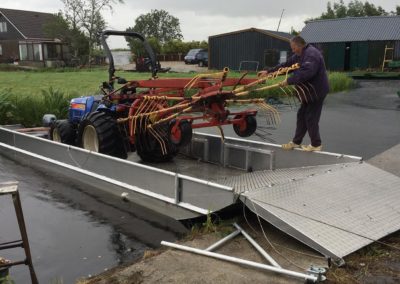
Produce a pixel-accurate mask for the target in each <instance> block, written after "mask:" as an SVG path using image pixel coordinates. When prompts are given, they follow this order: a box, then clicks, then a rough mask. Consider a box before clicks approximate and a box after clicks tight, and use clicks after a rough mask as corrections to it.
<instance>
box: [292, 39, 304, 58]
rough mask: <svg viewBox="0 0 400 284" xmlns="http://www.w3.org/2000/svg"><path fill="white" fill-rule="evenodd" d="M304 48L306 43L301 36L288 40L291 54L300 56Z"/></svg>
mask: <svg viewBox="0 0 400 284" xmlns="http://www.w3.org/2000/svg"><path fill="white" fill-rule="evenodd" d="M305 46H306V41H305V40H304V38H302V37H301V36H295V37H293V38H292V39H291V40H290V47H291V48H292V52H293V53H294V54H296V55H298V56H300V55H301V54H302V52H303V48H304V47H305Z"/></svg>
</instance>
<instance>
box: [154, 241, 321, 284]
mask: <svg viewBox="0 0 400 284" xmlns="http://www.w3.org/2000/svg"><path fill="white" fill-rule="evenodd" d="M161 244H162V245H164V246H168V247H171V248H175V249H180V250H183V251H188V252H193V253H197V254H200V255H205V256H209V257H213V258H217V259H222V260H226V261H230V262H233V263H238V264H243V265H247V266H251V267H255V268H259V269H264V270H268V271H273V272H277V273H281V274H285V275H289V276H293V277H297V278H301V279H304V280H311V281H313V282H316V281H317V280H318V277H317V276H314V275H308V274H304V273H300V272H296V271H291V270H287V269H283V268H279V267H274V266H271V265H266V264H262V263H258V262H254V261H249V260H245V259H241V258H237V257H232V256H228V255H223V254H219V253H215V252H211V251H206V250H201V249H196V248H191V247H188V246H182V245H178V244H174V243H170V242H165V241H162V242H161Z"/></svg>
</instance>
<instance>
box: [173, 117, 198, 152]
mask: <svg viewBox="0 0 400 284" xmlns="http://www.w3.org/2000/svg"><path fill="white" fill-rule="evenodd" d="M175 123H176V120H172V121H171V123H170V125H169V132H170V134H169V135H170V140H171V142H172V143H173V144H175V145H176V146H178V147H183V146H186V145H187V144H189V143H190V141H192V135H193V130H192V124H191V123H190V122H189V121H187V120H181V121H180V122H179V124H178V125H176V127H175Z"/></svg>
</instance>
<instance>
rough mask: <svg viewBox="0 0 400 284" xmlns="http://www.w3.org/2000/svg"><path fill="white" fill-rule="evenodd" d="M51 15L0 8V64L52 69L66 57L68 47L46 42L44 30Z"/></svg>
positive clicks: (52, 39) (57, 40)
mask: <svg viewBox="0 0 400 284" xmlns="http://www.w3.org/2000/svg"><path fill="white" fill-rule="evenodd" d="M54 19H55V15H53V14H49V13H40V12H32V11H22V10H12V9H3V8H0V63H9V62H19V64H21V65H30V66H55V65H59V64H63V62H64V60H65V59H67V58H68V57H69V51H68V47H67V46H66V45H65V44H64V43H62V42H61V41H60V40H59V39H56V38H49V37H48V36H46V34H45V32H44V26H45V25H46V24H48V23H50V22H51V21H52V20H54Z"/></svg>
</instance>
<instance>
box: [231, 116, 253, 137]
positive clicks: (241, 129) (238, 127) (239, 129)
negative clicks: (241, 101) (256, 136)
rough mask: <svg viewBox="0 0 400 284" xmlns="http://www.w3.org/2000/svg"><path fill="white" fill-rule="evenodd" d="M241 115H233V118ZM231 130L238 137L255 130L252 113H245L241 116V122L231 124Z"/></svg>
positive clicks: (250, 133) (249, 134) (246, 135)
mask: <svg viewBox="0 0 400 284" xmlns="http://www.w3.org/2000/svg"><path fill="white" fill-rule="evenodd" d="M240 117H241V116H235V119H237V118H240ZM233 130H235V133H236V134H237V135H238V136H240V137H249V136H251V135H253V133H254V132H255V131H256V130H257V120H256V118H255V117H254V115H247V116H245V117H244V118H243V122H242V123H239V124H234V125H233Z"/></svg>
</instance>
